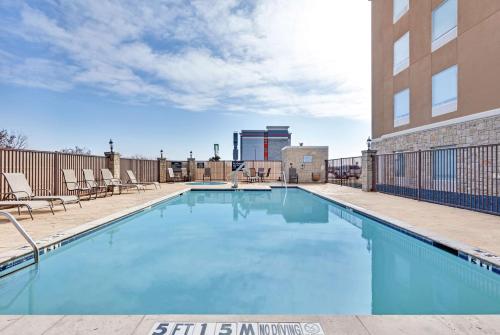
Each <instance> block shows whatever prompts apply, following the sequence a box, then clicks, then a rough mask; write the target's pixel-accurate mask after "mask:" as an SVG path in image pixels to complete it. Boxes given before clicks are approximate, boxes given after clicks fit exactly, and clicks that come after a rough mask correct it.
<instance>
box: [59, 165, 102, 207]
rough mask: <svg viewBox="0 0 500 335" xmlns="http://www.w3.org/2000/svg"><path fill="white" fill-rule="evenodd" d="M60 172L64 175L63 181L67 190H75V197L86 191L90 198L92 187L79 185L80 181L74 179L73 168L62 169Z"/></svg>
mask: <svg viewBox="0 0 500 335" xmlns="http://www.w3.org/2000/svg"><path fill="white" fill-rule="evenodd" d="M62 173H63V177H64V183H65V184H66V188H67V189H68V191H70V192H76V195H77V197H80V195H81V194H82V193H85V192H87V193H88V196H89V200H90V199H91V198H92V188H90V187H88V186H82V185H80V183H79V182H78V180H77V179H76V174H75V170H70V169H62ZM96 197H97V196H96Z"/></svg>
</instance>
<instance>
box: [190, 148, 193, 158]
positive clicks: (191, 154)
mask: <svg viewBox="0 0 500 335" xmlns="http://www.w3.org/2000/svg"><path fill="white" fill-rule="evenodd" d="M189 158H190V159H193V151H192V150H191V151H190V152H189Z"/></svg>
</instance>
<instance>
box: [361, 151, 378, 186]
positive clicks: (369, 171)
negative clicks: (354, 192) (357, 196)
mask: <svg viewBox="0 0 500 335" xmlns="http://www.w3.org/2000/svg"><path fill="white" fill-rule="evenodd" d="M361 153H362V158H361V185H362V186H361V189H362V190H363V191H365V192H372V191H375V190H374V187H373V186H374V182H375V180H374V178H375V155H376V154H377V150H371V149H370V150H363V151H362V152H361Z"/></svg>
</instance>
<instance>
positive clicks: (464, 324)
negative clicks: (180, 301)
mask: <svg viewBox="0 0 500 335" xmlns="http://www.w3.org/2000/svg"><path fill="white" fill-rule="evenodd" d="M275 185H279V184H275ZM269 186H272V185H271V184H259V183H255V184H241V187H242V188H253V189H255V188H264V189H265V188H268V187H269ZM229 187H230V184H229V183H228V184H226V185H221V186H210V187H207V186H186V185H185V184H183V183H177V184H163V185H162V188H161V189H160V190H150V191H147V192H145V193H144V192H141V193H136V192H130V193H127V194H123V195H119V196H118V195H117V196H113V197H108V198H101V199H98V200H92V201H84V202H83V203H82V206H83V208H82V209H80V208H79V207H77V206H74V205H71V206H68V211H67V212H64V211H63V210H62V207H60V206H58V208H57V211H56V215H52V214H50V213H49V212H44V211H36V212H34V217H35V220H33V221H32V220H30V219H29V217H28V216H27V215H22V216H21V217H19V216H18V215H17V213H16V212H13V213H15V216H16V218H19V221H20V222H21V224H22V225H23V226H24V227H25V229H26V230H27V231H28V232H29V233H30V234H31V235H32V236H33V238H34V239H35V240H36V241H37V242H38V243H39V244H40V245H44V244H48V243H51V241H54V240H58V239H61V238H64V237H67V236H71V235H74V234H75V233H78V232H81V231H85V230H87V229H88V228H89V227H92V226H95V225H98V224H103V223H105V222H107V221H109V220H111V219H113V218H117V217H120V216H122V215H124V214H126V213H127V212H129V211H130V209H134V208H142V207H145V206H149V205H150V204H152V203H154V202H156V201H158V199H166V198H168V197H171V196H175V195H176V194H179V193H181V192H184V191H187V190H189V189H190V188H203V189H205V188H217V189H224V188H229ZM300 187H301V188H303V189H305V190H308V191H311V192H314V193H316V194H319V195H321V196H323V197H327V198H330V199H332V200H335V201H337V202H341V203H342V202H343V203H348V204H350V205H352V206H353V207H360V208H362V209H363V210H367V211H369V212H370V213H373V214H374V215H377V216H379V217H382V218H388V219H391V222H397V223H398V224H399V225H401V226H403V227H405V228H407V229H411V230H414V231H417V232H420V233H421V232H423V231H426V232H427V234H428V235H431V236H438V237H440V238H441V239H444V240H450V241H451V242H453V243H456V244H464V245H465V244H467V245H469V246H474V247H479V248H481V249H483V250H488V251H490V252H492V253H496V254H500V245H499V244H498V243H495V241H499V240H500V217H496V216H493V215H488V214H481V213H477V212H472V211H467V210H462V209H457V208H452V207H446V206H441V205H436V204H430V203H425V202H418V201H415V200H410V199H405V198H400V197H395V196H390V195H385V194H380V193H364V192H361V191H360V190H357V189H352V188H348V187H341V186H337V185H331V184H314V185H313V184H311V185H300ZM4 223H5V221H0V263H1V262H4V261H6V260H8V259H11V258H13V257H15V256H16V255H17V256H19V255H22V254H23V253H26V252H28V251H29V250H30V249H29V248H28V247H27V246H26V243H25V242H24V240H23V239H22V238H21V237H20V235H19V234H18V232H17V231H16V230H15V229H14V227H13V226H12V225H9V224H4ZM163 321H186V322H196V321H207V322H217V321H219V322H250V321H255V322H301V321H304V322H305V321H307V322H320V323H321V325H322V327H323V330H324V331H325V334H399V333H402V334H500V331H499V329H500V316H282V317H281V316H264V315H263V316H259V315H255V316H239V315H238V316H235V315H233V316H210V315H207V316H187V315H165V316H141V315H138V316H0V333H1V334H19V333H25V334H88V333H91V334H150V330H151V328H152V326H153V324H154V323H155V322H163Z"/></svg>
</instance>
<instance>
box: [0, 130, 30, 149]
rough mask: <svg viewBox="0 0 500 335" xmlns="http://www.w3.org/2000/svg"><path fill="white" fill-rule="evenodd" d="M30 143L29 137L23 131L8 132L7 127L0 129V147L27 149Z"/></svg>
mask: <svg viewBox="0 0 500 335" xmlns="http://www.w3.org/2000/svg"><path fill="white" fill-rule="evenodd" d="M27 144H28V137H27V136H26V135H24V134H21V133H15V132H10V133H9V132H8V131H7V129H0V148H6V149H25V148H26V145H27Z"/></svg>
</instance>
